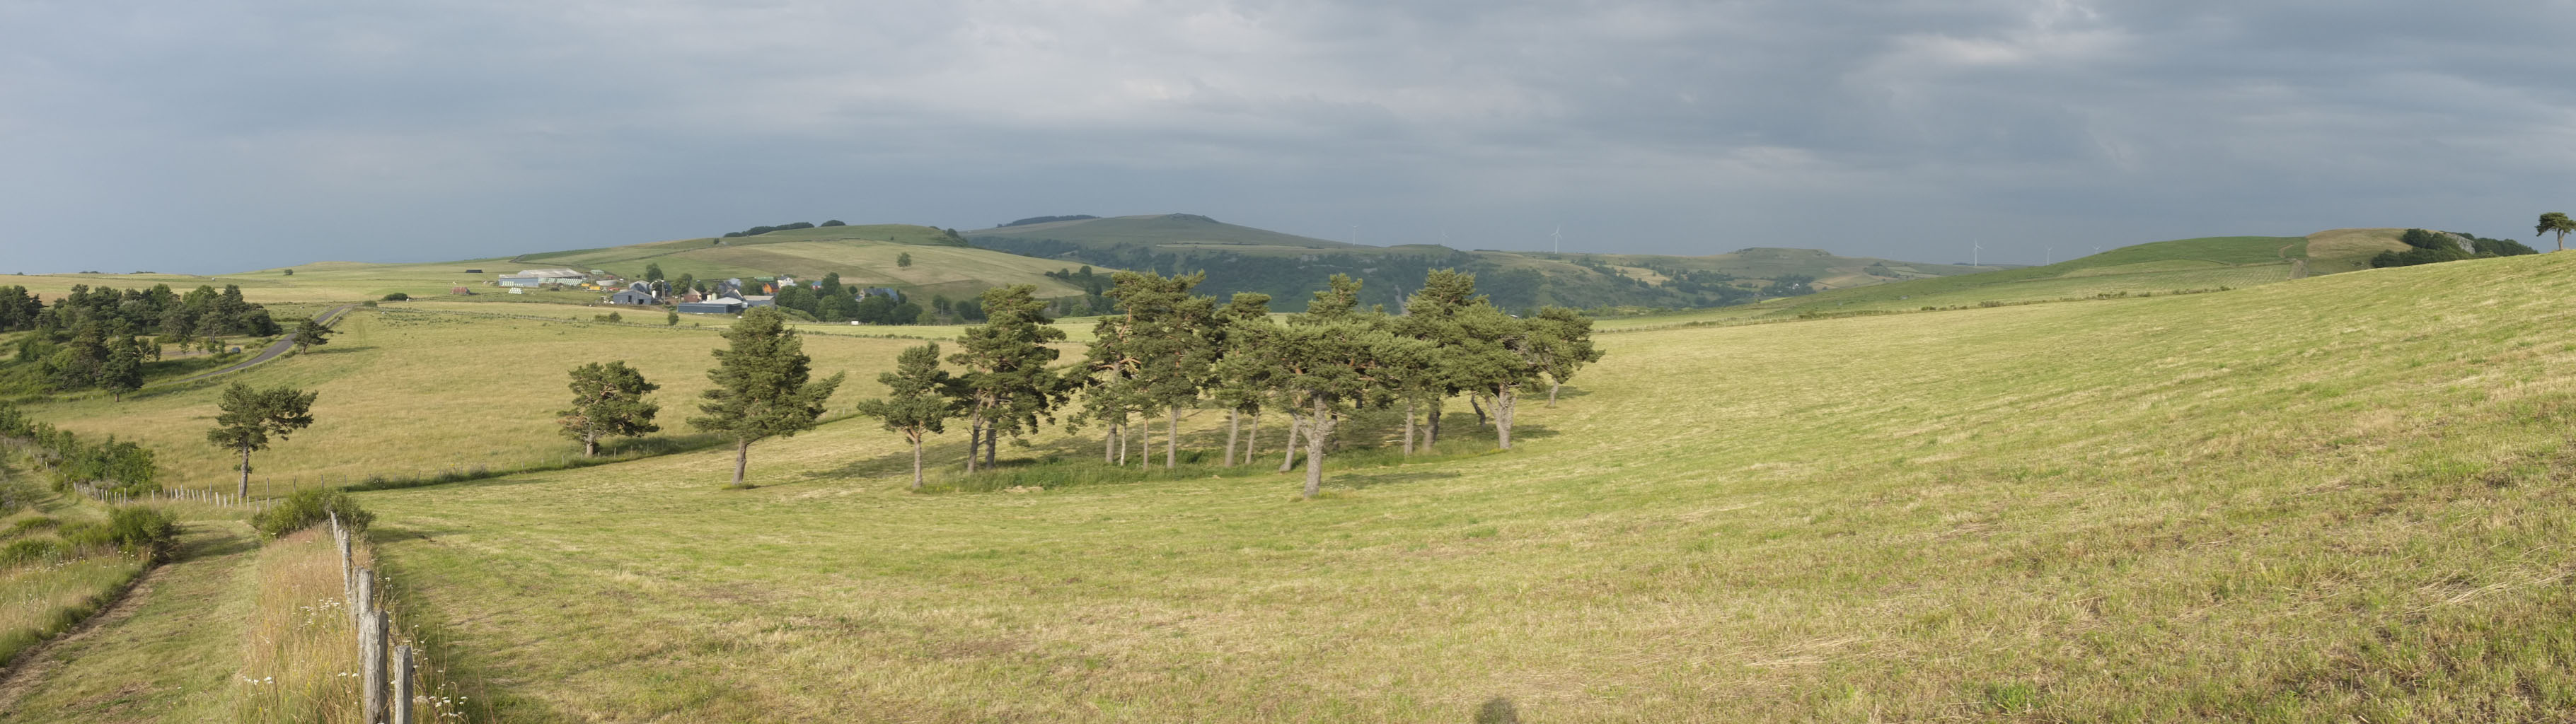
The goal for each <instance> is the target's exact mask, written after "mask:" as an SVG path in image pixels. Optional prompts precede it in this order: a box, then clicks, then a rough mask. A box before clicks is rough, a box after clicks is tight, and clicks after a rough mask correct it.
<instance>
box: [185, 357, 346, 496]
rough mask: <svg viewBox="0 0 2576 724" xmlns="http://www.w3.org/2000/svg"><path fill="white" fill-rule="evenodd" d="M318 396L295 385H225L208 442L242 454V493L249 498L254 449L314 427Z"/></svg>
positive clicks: (266, 446)
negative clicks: (272, 437) (258, 386)
mask: <svg viewBox="0 0 2576 724" xmlns="http://www.w3.org/2000/svg"><path fill="white" fill-rule="evenodd" d="M317 396H319V395H318V393H313V392H305V391H301V390H297V389H295V388H292V387H277V388H271V389H267V390H254V389H251V387H250V385H246V384H242V383H239V382H235V383H233V384H232V386H231V387H226V388H224V396H223V400H222V401H220V402H218V403H216V407H217V408H218V409H221V410H222V411H223V413H222V414H219V415H216V416H215V429H212V430H207V431H206V441H207V442H209V443H213V444H214V445H215V446H216V447H220V448H226V449H230V450H235V451H239V452H240V453H241V489H240V492H239V493H238V494H239V495H241V496H242V497H250V454H251V452H253V451H256V450H265V449H267V448H268V438H269V437H270V436H275V437H276V438H277V439H279V440H285V439H286V436H287V434H288V433H292V432H295V431H297V430H302V429H304V428H306V427H309V426H311V425H312V424H313V400H314V398H315V397H317Z"/></svg>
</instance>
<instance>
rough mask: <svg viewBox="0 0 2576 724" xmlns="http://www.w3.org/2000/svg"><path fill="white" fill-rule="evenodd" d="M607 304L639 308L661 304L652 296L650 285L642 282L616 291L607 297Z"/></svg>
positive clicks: (656, 297) (659, 300)
mask: <svg viewBox="0 0 2576 724" xmlns="http://www.w3.org/2000/svg"><path fill="white" fill-rule="evenodd" d="M608 303H610V304H632V305H639V306H641V305H654V304H661V303H662V298H661V297H659V296H655V295H654V294H653V287H652V285H650V284H646V283H644V282H636V283H634V284H633V285H630V286H628V287H627V288H625V289H620V290H617V293H616V294H611V295H608Z"/></svg>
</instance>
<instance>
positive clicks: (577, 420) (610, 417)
mask: <svg viewBox="0 0 2576 724" xmlns="http://www.w3.org/2000/svg"><path fill="white" fill-rule="evenodd" d="M661 388H662V386H661V385H656V384H653V383H651V382H646V381H644V373H642V372H637V371H635V368H633V367H628V366H626V363H625V362H624V361H616V362H610V363H608V364H605V365H603V364H600V363H597V362H592V363H590V364H586V365H582V366H580V367H574V368H572V408H571V409H568V410H564V411H561V412H557V413H555V415H556V421H557V422H560V423H562V424H563V434H564V436H565V437H569V438H572V439H575V440H579V441H581V454H582V456H583V457H597V456H598V455H599V439H600V438H603V437H609V436H625V437H636V436H640V435H643V434H645V433H649V432H658V431H660V430H661V429H662V427H661V426H659V425H655V424H653V414H654V413H657V412H660V411H662V406H661V405H657V404H654V403H651V402H645V401H644V395H645V393H648V392H652V391H654V390H658V389H661Z"/></svg>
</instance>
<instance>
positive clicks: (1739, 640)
mask: <svg viewBox="0 0 2576 724" xmlns="http://www.w3.org/2000/svg"><path fill="white" fill-rule="evenodd" d="M2571 294H2576V260H2571V258H2569V257H2565V256H2563V255H2561V256H2543V257H2519V258H2510V259H2496V260H2479V261H2467V262H2457V263H2450V264H2439V265H2432V266H2425V267H2412V268H2404V269H2390V270H2378V271H2370V272H2364V273H2355V274H2339V275H2334V276H2329V277H2319V278H2312V279H2306V280H2300V281H2296V282H2287V283H2278V284H2269V285H2263V286H2259V287H2253V288H2246V289H2237V290H2234V291H2229V292H2223V293H2209V294H2197V295H2185V296H2159V297H2156V298H2147V299H2139V298H2128V299H2114V300H2106V301H2100V302H2089V303H2082V304H2043V305H2029V306H2008V307H2000V308H1993V309H1970V310H1963V311H1955V312H1943V313H1934V314H1917V315H1901V316H1886V317H1860V318H1850V319H1835V320H1821V321H1807V322H1796V323H1788V324H1769V325H1752V326H1736V327H1706V328H1688V329H1668V330H1655V331H1640V332H1633V333H1627V334H1617V335H1608V336H1605V337H1603V338H1602V339H1603V343H1604V344H1605V346H1606V348H1607V349H1608V350H1609V355H1610V356H1609V357H1608V358H1607V359H1606V360H1604V361H1603V362H1601V363H1600V364H1598V365H1596V366H1594V367H1592V368H1591V369H1588V370H1586V371H1585V372H1584V373H1583V375H1582V376H1581V377H1579V378H1578V379H1577V380H1576V381H1575V384H1574V386H1573V388H1572V389H1570V390H1569V391H1568V394H1567V396H1566V397H1565V399H1564V400H1563V402H1561V403H1560V404H1559V405H1558V406H1557V407H1555V408H1553V409H1543V408H1538V407H1537V406H1536V404H1535V403H1533V404H1532V405H1531V406H1530V409H1527V410H1524V411H1523V413H1522V416H1523V425H1524V427H1523V429H1522V430H1521V432H1520V434H1519V435H1517V436H1516V437H1518V438H1520V440H1521V442H1520V444H1519V445H1518V446H1516V448H1517V449H1515V450H1514V451H1512V452H1510V453H1505V454H1497V455H1486V456H1477V457H1472V458H1466V459H1453V460H1449V461H1446V462H1438V463H1428V464H1421V465H1411V466H1401V467H1392V468H1379V467H1369V468H1351V469H1340V470H1334V471H1332V472H1331V473H1330V475H1329V476H1328V482H1327V488H1328V491H1329V493H1330V494H1328V495H1327V496H1326V497H1324V498H1323V499H1321V500H1318V501H1313V502H1305V503H1299V502H1296V501H1295V500H1294V497H1295V488H1296V482H1295V478H1294V477H1293V476H1284V475H1273V474H1270V473H1267V472H1256V471H1255V470H1256V469H1254V468H1247V469H1245V470H1243V471H1240V472H1230V473H1223V474H1217V473H1214V472H1211V474H1210V475H1209V476H1207V477H1194V478H1185V479H1178V480H1159V481H1151V482H1132V483H1124V484H1093V485H1083V486H1075V487H1059V488H1052V489H1046V490H1042V491H1033V492H1032V491H1025V490H1024V491H1022V492H1007V493H1000V492H997V493H952V494H935V495H914V494H906V493H903V492H902V491H901V489H902V485H903V482H902V481H901V480H899V479H898V477H897V474H898V471H900V470H901V469H902V465H903V463H904V462H905V461H906V458H905V455H904V453H903V450H902V448H901V447H900V444H899V440H900V439H899V438H898V437H897V436H895V435H893V434H891V433H886V432H883V431H881V430H878V429H876V427H875V425H874V424H872V423H869V422H866V421H862V420H849V421H843V422H838V423H833V424H830V425H827V426H825V427H823V428H821V429H819V430H816V431H814V432H811V433H808V434H806V435H803V436H800V437H797V438H794V439H792V440H785V441H776V442H771V443H764V444H763V445H762V446H760V447H758V448H755V454H754V455H753V457H752V468H753V469H752V479H753V481H754V482H757V483H760V484H762V486H763V487H760V488H758V489H754V490H748V491H730V490H720V489H719V485H720V484H721V483H722V482H723V481H724V480H725V473H726V470H727V468H726V466H727V465H729V464H730V459H729V458H728V457H727V456H725V455H723V454H721V453H715V452H709V453H684V454H679V455H672V456H667V457H660V458H653V459H648V460H641V461H636V462H630V463H623V464H618V465H612V466H604V467H594V468H586V469H579V470H566V471H556V472H545V473H537V474H530V475H521V476H512V477H505V478H498V479H492V480H484V481H477V482H470V483H463V484H456V485H448V486H441V487H433V488H420V489H410V490H396V491H383V492H374V493H365V494H362V495H361V499H362V501H363V502H364V503H365V504H366V505H368V506H369V507H370V508H372V509H374V510H376V511H378V512H379V513H380V514H381V515H382V516H383V517H382V518H381V519H380V520H379V522H378V526H379V528H378V532H377V540H378V541H379V545H380V546H381V548H380V551H379V555H380V556H381V557H382V559H383V560H386V561H388V563H387V565H388V566H391V567H396V568H398V569H399V570H400V571H402V572H403V575H404V576H405V579H406V580H407V581H409V582H410V585H413V586H415V589H414V590H416V591H417V593H418V594H419V598H420V600H422V601H424V602H426V606H427V608H428V609H429V614H430V615H432V616H433V617H435V618H436V619H438V621H439V622H440V623H441V624H443V625H445V626H446V627H448V628H449V629H450V630H452V631H453V632H454V635H455V638H456V639H457V640H458V642H459V645H460V646H461V647H462V648H463V649H464V651H465V654H464V663H463V664H461V665H465V666H470V667H473V668H475V669H477V670H480V671H483V672H486V673H487V674H488V675H489V676H490V677H491V681H492V685H493V687H494V688H495V690H496V696H502V697H504V698H505V699H506V701H505V702H504V706H503V707H502V709H501V713H502V715H503V717H504V718H507V719H512V720H527V721H539V720H556V719H576V720H656V721H672V722H692V721H745V720H817V719H854V720H903V721H992V720H1026V721H1422V720H1435V721H1466V720H1469V719H1470V718H1471V717H1472V716H1473V714H1474V713H1475V712H1476V711H1477V710H1478V708H1479V707H1481V706H1484V705H1485V704H1486V703H1487V702H1489V701H1491V700H1493V699H1496V698H1498V697H1499V698H1505V699H1509V700H1510V701H1511V702H1513V703H1514V705H1515V706H1516V707H1517V709H1518V711H1519V712H1520V716H1521V718H1522V720H1524V721H1545V722H1575V721H1815V720H1845V721H1858V720H1928V719H1967V720H1998V719H2002V720H2030V721H2064V720H2079V721H2095V720H2103V721H2174V720H2251V721H2361V720H2367V721H2401V720H2414V721H2420V720H2434V721H2441V720H2453V721H2498V720H2522V721H2537V720H2553V719H2556V718H2561V717H2563V715H2564V712H2566V711H2569V710H2570V708H2571V707H2576V680H2571V679H2570V677H2569V676H2568V675H2567V672H2568V671H2570V670H2571V668H2576V597H2571V596H2570V595H2568V593H2569V591H2570V590H2571V589H2570V588H2569V586H2570V585H2576V583H2571V582H2576V578H2571V577H2576V549H2570V548H2569V547H2568V545H2567V541H2568V540H2570V538H2571V536H2576V492H2572V491H2576V488H2571V487H2570V486H2569V485H2568V481H2569V480H2570V478H2571V475H2576V474H2571V472H2570V471H2571V470H2576V449H2570V448H2569V446H2568V443H2567V440H2568V437H2567V435H2566V433H2565V428H2566V424H2567V417H2568V415H2570V414H2571V411H2572V410H2576V382H2571V379H2570V378H2569V377H2568V376H2567V375H2566V374H2565V372H2564V370H2566V369H2569V368H2571V366H2576V341H2571V340H2569V339H2568V338H2567V337H2566V335H2565V334H2563V330H2565V329H2567V328H2569V327H2570V326H2571V323H2576V312H2571V311H2570V310H2568V309H2567V308H2566V306H2565V305H2564V304H2563V303H2561V302H2562V300H2564V299H2566V298H2568V297H2569V296H2570V295H2571ZM563 331H564V332H565V333H566V335H565V336H567V337H573V336H575V335H574V334H573V330H571V329H566V330H563ZM383 333H384V332H382V331H379V332H378V334H380V335H381V334H383ZM584 333H593V334H602V335H617V334H625V332H622V331H618V330H597V329H590V330H584ZM809 344H813V343H812V342H809ZM885 344H886V347H885V349H886V350H888V351H890V350H891V348H892V346H893V345H894V344H897V343H894V342H887V343H885ZM690 356H691V357H694V356H695V355H690ZM884 356H890V355H884ZM877 359H878V360H879V361H878V362H876V363H877V364H882V359H883V356H880V357H878V358H877ZM690 364H703V362H702V361H692V362H690ZM661 376H662V377H666V378H677V377H679V376H682V375H681V374H680V373H677V372H673V373H667V374H663V375H661ZM860 389H861V390H862V393H863V394H864V393H867V392H873V391H874V388H873V387H871V386H869V385H867V384H865V383H862V384H861V385H860ZM325 399H326V400H328V399H329V397H328V395H327V394H326V397H325ZM512 414H519V415H522V416H525V414H524V413H512ZM500 416H501V415H499V414H497V413H496V414H494V415H492V416H491V417H494V418H497V417H500ZM1449 424H1450V425H1451V426H1452V428H1453V429H1458V430H1469V429H1472V428H1473V427H1474V423H1473V421H1472V419H1471V418H1469V417H1467V416H1466V415H1464V414H1458V415H1456V416H1454V417H1452V418H1451V420H1450V421H1449ZM1193 425H1194V427H1195V428H1197V429H1198V433H1197V434H1199V435H1200V436H1201V437H1200V439H1199V440H1198V442H1200V443H1206V442H1207V437H1206V436H1207V435H1209V434H1212V433H1210V432H1209V431H1208V430H1207V425H1208V423H1207V421H1206V420H1205V419H1201V420H1198V421H1195V422H1194V423H1193ZM317 430H318V428H317ZM1273 431H1274V433H1275V427H1274V428H1273ZM1471 436H1472V435H1471ZM1086 441H1087V442H1086ZM936 445H937V446H936V447H935V448H934V449H933V451H934V453H936V455H937V456H938V460H940V461H942V462H953V461H954V459H955V456H956V455H957V454H958V452H959V448H960V446H959V445H958V444H957V441H955V440H939V441H936ZM1272 445H1273V447H1272V449H1273V450H1276V447H1275V445H1276V443H1275V441H1274V442H1273V443H1272ZM1097 446H1098V442H1097V440H1096V438H1080V439H1055V440H1041V441H1040V444H1039V446H1038V447H1036V448H1030V449H1015V451H1014V455H1017V456H1020V457H1027V456H1030V455H1040V454H1063V455H1080V454H1083V453H1082V451H1084V450H1091V451H1096V450H1097V449H1098V447H1097ZM1012 456H1013V455H1006V456H1005V457H1006V458H1007V457H1012ZM1328 465H1329V464H1328ZM1261 469H1266V466H1263V468H1261Z"/></svg>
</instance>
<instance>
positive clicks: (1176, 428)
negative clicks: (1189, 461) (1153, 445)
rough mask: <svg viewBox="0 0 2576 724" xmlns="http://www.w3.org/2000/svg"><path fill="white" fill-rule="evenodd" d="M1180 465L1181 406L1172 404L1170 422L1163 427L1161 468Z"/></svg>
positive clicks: (1166, 468)
mask: <svg viewBox="0 0 2576 724" xmlns="http://www.w3.org/2000/svg"><path fill="white" fill-rule="evenodd" d="M1180 465H1181V406H1180V405H1173V406H1172V422H1171V424H1169V425H1168V426H1165V427H1164V428H1163V469H1164V470H1170V469H1172V468H1176V467H1180Z"/></svg>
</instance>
